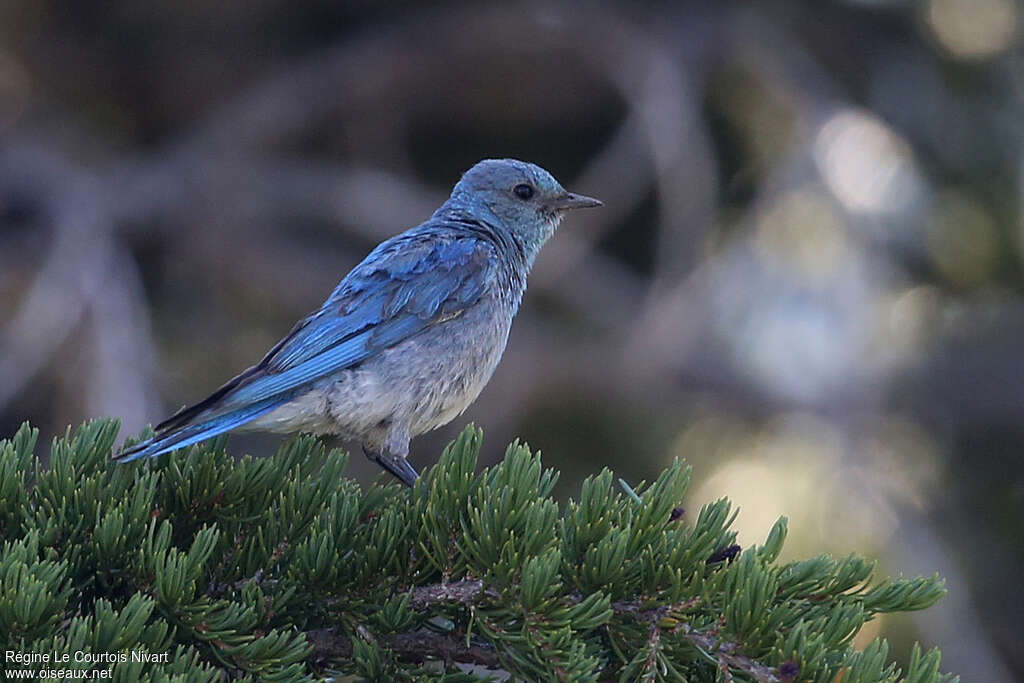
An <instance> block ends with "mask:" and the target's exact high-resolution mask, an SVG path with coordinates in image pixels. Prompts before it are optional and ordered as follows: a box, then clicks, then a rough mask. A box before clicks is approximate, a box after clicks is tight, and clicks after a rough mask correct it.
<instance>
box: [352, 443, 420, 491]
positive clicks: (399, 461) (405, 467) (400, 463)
mask: <svg viewBox="0 0 1024 683" xmlns="http://www.w3.org/2000/svg"><path fill="white" fill-rule="evenodd" d="M365 452H366V455H367V457H369V458H370V459H371V460H373V461H375V462H376V463H377V464H378V465H380V466H381V467H383V468H384V469H385V470H387V471H388V472H390V473H391V474H392V475H393V476H394V477H395V478H396V479H398V480H399V481H400V482H402V483H403V484H405V485H406V486H408V487H409V488H412V485H413V484H415V483H416V480H417V479H419V477H420V473H419V472H417V471H416V469H415V468H414V467H413V466H412V465H410V464H409V461H408V460H407V459H406V458H403V457H402V456H400V455H395V456H391V455H381V454H379V453H371V452H370V451H365Z"/></svg>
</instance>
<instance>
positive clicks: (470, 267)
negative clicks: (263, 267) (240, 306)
mask: <svg viewBox="0 0 1024 683" xmlns="http://www.w3.org/2000/svg"><path fill="white" fill-rule="evenodd" d="M601 205H602V202H601V201H599V200H597V199H594V198H592V197H587V196H584V195H580V194H574V193H571V192H568V191H566V190H565V189H564V188H563V187H562V186H561V185H560V184H559V183H558V181H557V180H555V178H554V177H553V176H552V175H551V174H550V173H548V172H547V171H545V170H544V169H543V168H541V167H540V166H537V165H535V164H532V163H528V162H524V161H519V160H516V159H485V160H483V161H480V162H478V163H476V164H475V165H474V166H473V167H472V168H470V169H469V170H468V171H466V172H465V173H464V174H463V175H462V177H461V179H460V180H459V181H458V182H457V183H456V185H455V187H454V188H453V189H452V192H451V196H450V197H449V198H448V199H447V200H446V201H445V202H444V203H443V204H442V205H441V206H440V207H439V208H438V209H437V210H436V211H435V212H434V213H433V215H432V216H431V217H430V218H429V219H428V220H427V221H425V222H424V223H421V224H420V225H417V226H415V227H413V228H410V229H408V230H406V231H405V232H402V233H400V234H398V235H395V236H393V237H391V238H389V239H387V240H385V241H384V242H382V243H381V244H379V245H378V246H377V247H376V248H375V249H373V251H371V252H370V253H369V255H367V256H366V258H365V259H363V261H362V262H360V263H359V264H358V265H357V266H356V267H355V268H353V269H352V270H351V271H350V272H349V273H348V274H347V275H346V276H345V277H344V278H343V279H342V280H341V282H340V283H339V284H338V286H337V287H336V288H335V289H334V291H332V292H331V294H330V296H328V297H327V299H326V300H325V301H324V303H323V305H321V306H320V308H318V309H317V310H316V311H314V312H313V313H312V314H310V315H308V316H307V317H305V318H303V319H302V320H300V321H299V322H298V323H297V324H296V325H295V326H294V327H293V328H292V330H291V331H290V332H289V333H288V334H287V335H286V336H285V337H284V338H283V339H281V341H279V342H278V343H277V344H275V345H274V346H273V347H272V348H271V349H270V350H269V351H268V352H267V353H266V355H265V356H264V357H263V359H262V360H260V361H259V362H258V363H256V364H255V365H253V366H251V367H249V368H248V369H246V370H244V371H242V372H241V373H240V374H238V375H237V376H236V377H234V378H232V379H230V380H228V381H227V382H226V383H225V384H224V385H223V386H221V387H220V388H219V389H217V390H216V391H214V392H213V393H212V394H210V395H209V396H207V397H206V398H204V399H203V400H201V401H199V402H198V403H195V404H193V405H190V406H187V407H185V408H182V409H181V410H179V411H178V412H177V413H175V414H174V415H172V416H171V417H169V418H167V419H166V420H164V421H163V422H161V423H160V424H158V425H157V426H156V428H155V430H154V434H153V436H152V437H150V438H147V439H145V440H143V441H141V442H139V443H136V444H134V445H130V446H127V447H126V448H124V449H122V450H121V452H120V453H118V454H116V455H115V456H114V459H115V460H117V461H119V462H127V461H131V460H135V459H138V458H153V457H156V456H159V455H162V454H164V453H167V452H169V451H173V450H176V449H180V448H184V447H186V446H189V445H192V444H195V443H199V442H201V441H204V440H206V439H210V438H212V437H214V436H217V435H219V434H223V433H225V432H229V431H233V430H260V431H269V432H275V433H285V434H287V433H311V434H316V435H335V436H339V437H341V438H343V439H347V440H349V441H354V442H358V443H360V444H361V446H362V449H363V452H364V453H365V454H366V456H367V457H368V458H370V459H371V460H373V461H376V462H377V463H378V464H379V465H380V466H381V467H382V468H383V469H384V470H386V471H387V472H389V473H390V474H392V475H393V476H394V477H396V478H397V479H398V480H399V481H401V482H402V483H404V484H405V485H406V486H410V487H411V486H413V485H414V483H415V481H416V479H417V478H418V477H419V473H418V472H417V471H416V469H415V468H414V467H413V466H412V465H411V464H410V463H409V461H408V456H409V444H410V441H411V440H412V439H413V438H414V437H416V436H419V435H420V434H423V433H425V432H429V431H431V430H433V429H436V428H438V427H441V426H442V425H445V424H447V423H449V422H450V421H452V420H453V419H455V418H456V417H457V416H459V415H461V414H462V413H463V412H464V411H465V410H466V408H467V407H469V405H470V404H471V403H472V402H473V401H474V400H476V398H477V396H479V394H480V392H481V391H482V390H483V388H484V386H485V385H486V384H487V383H488V381H489V380H490V378H491V375H492V374H493V373H494V370H495V368H496V367H497V365H498V362H499V361H500V360H501V356H502V354H503V353H504V350H505V346H506V343H507V341H508V335H509V330H510V329H511V326H512V319H513V318H514V317H515V315H516V313H517V312H518V310H519V306H520V303H521V301H522V298H523V293H524V292H525V290H526V280H527V275H528V274H529V273H530V270H531V268H532V267H533V264H534V261H535V259H536V258H537V254H538V252H539V251H540V249H541V247H543V246H544V244H545V242H547V241H548V239H549V238H550V237H551V236H552V235H553V234H554V233H555V230H556V228H557V227H558V225H559V223H560V222H561V220H562V218H563V217H564V216H565V214H566V213H567V212H568V211H571V210H574V209H580V208H587V207H597V206H601Z"/></svg>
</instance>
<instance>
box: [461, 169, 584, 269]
mask: <svg viewBox="0 0 1024 683" xmlns="http://www.w3.org/2000/svg"><path fill="white" fill-rule="evenodd" d="M447 203H448V205H454V207H455V208H458V209H459V210H462V211H466V212H467V213H469V214H470V215H471V216H473V217H474V218H477V219H479V220H481V221H483V222H485V223H487V224H488V225H490V226H491V227H493V228H495V229H499V230H503V231H505V232H506V233H507V234H509V235H510V236H511V237H512V238H513V239H515V240H516V242H517V243H519V244H520V246H522V247H523V248H524V250H525V252H526V255H527V257H528V258H529V259H530V260H531V261H532V259H533V257H534V256H536V254H537V251H539V250H540V248H541V246H543V245H544V243H545V242H546V241H547V240H548V238H549V237H551V235H552V234H553V233H554V232H555V228H557V227H558V223H559V222H560V221H561V220H562V216H563V215H565V212H566V211H569V210H570V209H582V208H586V207H591V206H601V202H600V201H598V200H597V199H593V198H591V197H585V196H583V195H579V194H573V193H571V192H568V191H566V189H565V188H564V187H562V186H561V185H560V184H559V183H558V181H557V180H555V179H554V177H552V175H551V174H550V173H548V172H547V171H545V170H544V169H543V168H541V167H540V166H537V165H536V164H530V163H527V162H525V161H517V160H515V159H485V160H484V161H481V162H479V163H477V164H476V165H475V166H473V168H471V169H469V170H468V171H466V173H465V174H464V175H463V176H462V179H461V180H460V181H459V182H458V184H457V185H456V186H455V189H454V190H452V196H451V199H449V200H448V202H447Z"/></svg>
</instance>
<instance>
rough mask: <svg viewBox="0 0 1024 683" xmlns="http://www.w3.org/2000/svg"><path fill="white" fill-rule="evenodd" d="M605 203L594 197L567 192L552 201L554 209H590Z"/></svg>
mask: <svg viewBox="0 0 1024 683" xmlns="http://www.w3.org/2000/svg"><path fill="white" fill-rule="evenodd" d="M603 204H604V202H602V201H601V200H600V199H594V198H593V197H587V196H585V195H582V194H573V193H571V192H566V193H565V194H563V195H562V196H561V197H556V198H555V199H553V200H552V201H551V204H550V206H551V208H552V209H560V210H563V209H589V208H591V207H594V206H602V205H603Z"/></svg>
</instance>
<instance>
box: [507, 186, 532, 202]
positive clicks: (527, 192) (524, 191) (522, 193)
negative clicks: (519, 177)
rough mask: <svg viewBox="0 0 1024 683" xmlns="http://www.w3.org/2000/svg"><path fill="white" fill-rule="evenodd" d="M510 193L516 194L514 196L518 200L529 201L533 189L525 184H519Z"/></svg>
mask: <svg viewBox="0 0 1024 683" xmlns="http://www.w3.org/2000/svg"><path fill="white" fill-rule="evenodd" d="M512 191H513V192H515V193H516V196H517V197H519V198H520V199H529V198H530V197H532V196H533V188H532V187H530V186H529V185H527V184H526V183H520V184H519V185H516V186H515V187H513V188H512Z"/></svg>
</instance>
